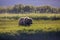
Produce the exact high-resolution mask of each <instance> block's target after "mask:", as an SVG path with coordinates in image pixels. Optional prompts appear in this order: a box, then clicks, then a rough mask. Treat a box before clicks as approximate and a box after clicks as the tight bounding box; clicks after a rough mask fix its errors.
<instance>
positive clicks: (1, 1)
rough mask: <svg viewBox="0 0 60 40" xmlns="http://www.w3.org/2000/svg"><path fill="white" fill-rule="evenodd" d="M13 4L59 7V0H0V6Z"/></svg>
mask: <svg viewBox="0 0 60 40" xmlns="http://www.w3.org/2000/svg"><path fill="white" fill-rule="evenodd" d="M15 4H23V5H33V6H44V5H50V6H54V7H59V8H60V0H0V6H13V5H15Z"/></svg>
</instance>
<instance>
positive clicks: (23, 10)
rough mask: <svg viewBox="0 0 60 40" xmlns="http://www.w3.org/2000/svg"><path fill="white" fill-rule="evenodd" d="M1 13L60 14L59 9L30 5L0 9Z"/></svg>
mask: <svg viewBox="0 0 60 40" xmlns="http://www.w3.org/2000/svg"><path fill="white" fill-rule="evenodd" d="M1 13H17V14H18V13H60V8H54V7H51V6H38V7H36V6H30V5H22V4H19V5H14V6H10V7H6V8H4V7H0V14H1Z"/></svg>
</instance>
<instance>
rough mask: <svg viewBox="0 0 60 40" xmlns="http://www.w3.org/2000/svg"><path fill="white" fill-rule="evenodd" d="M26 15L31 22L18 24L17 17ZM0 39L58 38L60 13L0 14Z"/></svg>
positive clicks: (54, 39)
mask: <svg viewBox="0 0 60 40" xmlns="http://www.w3.org/2000/svg"><path fill="white" fill-rule="evenodd" d="M26 16H28V17H31V18H32V19H33V24H31V25H30V26H21V25H20V26H19V25H18V22H19V19H20V18H21V17H26ZM0 40H60V14H52V13H48V14H47V13H43V14H42V13H41V14H39V13H31V14H27V13H26V14H9V13H5V14H4V13H3V14H0Z"/></svg>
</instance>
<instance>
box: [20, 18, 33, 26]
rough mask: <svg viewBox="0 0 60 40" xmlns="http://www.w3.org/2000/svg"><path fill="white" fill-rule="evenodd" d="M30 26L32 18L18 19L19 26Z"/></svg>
mask: <svg viewBox="0 0 60 40" xmlns="http://www.w3.org/2000/svg"><path fill="white" fill-rule="evenodd" d="M31 24H32V18H29V17H21V18H20V19H19V25H25V26H27V25H31Z"/></svg>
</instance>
